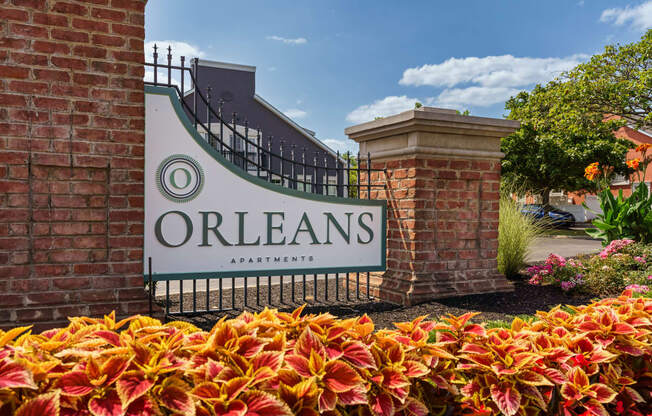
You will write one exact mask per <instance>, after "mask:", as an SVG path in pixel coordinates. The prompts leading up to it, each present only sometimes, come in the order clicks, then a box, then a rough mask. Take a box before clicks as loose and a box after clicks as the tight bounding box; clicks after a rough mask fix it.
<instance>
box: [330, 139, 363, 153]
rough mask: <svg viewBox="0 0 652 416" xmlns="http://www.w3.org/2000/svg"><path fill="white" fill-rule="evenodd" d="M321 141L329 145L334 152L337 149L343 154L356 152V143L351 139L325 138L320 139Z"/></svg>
mask: <svg viewBox="0 0 652 416" xmlns="http://www.w3.org/2000/svg"><path fill="white" fill-rule="evenodd" d="M322 142H324V144H325V145H326V146H328V147H330V148H331V149H333V150H335V151H336V152H337V151H338V150H339V152H340V154H344V153H346V152H351V153H352V154H356V153H357V152H358V148H359V147H358V143H356V142H354V141H353V140H338V139H326V140H322Z"/></svg>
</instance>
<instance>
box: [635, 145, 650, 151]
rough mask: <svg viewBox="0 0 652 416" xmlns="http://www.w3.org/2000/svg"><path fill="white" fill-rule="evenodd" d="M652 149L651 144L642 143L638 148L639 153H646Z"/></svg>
mask: <svg viewBox="0 0 652 416" xmlns="http://www.w3.org/2000/svg"><path fill="white" fill-rule="evenodd" d="M650 147H652V144H650V143H641V144H639V145H638V146H637V147H636V151H637V152H641V153H645V152H647V150H648V149H649V148H650Z"/></svg>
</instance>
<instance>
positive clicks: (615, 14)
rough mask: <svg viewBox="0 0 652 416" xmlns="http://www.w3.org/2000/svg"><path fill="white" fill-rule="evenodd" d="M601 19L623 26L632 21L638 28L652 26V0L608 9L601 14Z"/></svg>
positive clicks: (642, 28)
mask: <svg viewBox="0 0 652 416" xmlns="http://www.w3.org/2000/svg"><path fill="white" fill-rule="evenodd" d="M600 21H601V22H605V23H613V24H615V25H616V26H622V25H624V24H627V23H630V22H631V25H632V26H634V27H635V28H637V29H640V30H645V29H647V28H650V27H652V0H648V1H646V2H645V3H641V4H639V5H638V6H634V7H630V6H626V7H625V8H613V9H606V10H604V11H603V12H602V15H601V16H600Z"/></svg>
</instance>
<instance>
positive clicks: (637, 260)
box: [634, 256, 645, 264]
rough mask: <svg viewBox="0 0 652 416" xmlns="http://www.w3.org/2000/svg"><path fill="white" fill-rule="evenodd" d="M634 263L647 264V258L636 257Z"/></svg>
mask: <svg viewBox="0 0 652 416" xmlns="http://www.w3.org/2000/svg"><path fill="white" fill-rule="evenodd" d="M634 261H635V262H637V263H641V264H645V257H641V256H636V257H634Z"/></svg>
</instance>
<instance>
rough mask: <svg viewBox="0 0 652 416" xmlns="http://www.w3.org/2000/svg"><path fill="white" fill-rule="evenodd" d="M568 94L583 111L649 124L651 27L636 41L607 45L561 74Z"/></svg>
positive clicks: (638, 125) (651, 124) (651, 120)
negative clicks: (566, 84)
mask: <svg viewBox="0 0 652 416" xmlns="http://www.w3.org/2000/svg"><path fill="white" fill-rule="evenodd" d="M564 79H565V80H567V81H568V82H569V84H570V87H571V88H569V91H568V92H569V95H570V98H572V100H574V101H575V102H577V103H578V104H579V105H580V106H581V107H582V108H584V109H585V110H586V111H589V112H593V113H597V114H612V115H615V116H619V117H622V118H623V119H625V120H626V121H627V122H628V124H630V125H632V126H634V127H636V128H649V127H652V29H649V30H648V31H647V32H646V33H645V34H644V35H643V37H642V38H641V40H640V41H639V42H636V43H631V44H627V45H609V46H607V47H606V48H605V51H604V53H602V54H599V55H594V56H593V57H591V59H590V60H589V61H588V62H586V63H583V64H580V65H578V66H577V67H576V68H575V69H573V70H572V71H570V72H568V73H567V74H565V75H564Z"/></svg>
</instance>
